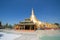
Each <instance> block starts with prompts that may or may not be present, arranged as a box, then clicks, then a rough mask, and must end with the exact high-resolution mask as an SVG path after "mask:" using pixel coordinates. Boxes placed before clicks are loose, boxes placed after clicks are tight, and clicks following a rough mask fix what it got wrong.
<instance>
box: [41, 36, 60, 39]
mask: <svg viewBox="0 0 60 40" xmlns="http://www.w3.org/2000/svg"><path fill="white" fill-rule="evenodd" d="M40 39H41V40H60V36H43V37H42V38H40Z"/></svg>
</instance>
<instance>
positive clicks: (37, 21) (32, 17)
mask: <svg viewBox="0 0 60 40" xmlns="http://www.w3.org/2000/svg"><path fill="white" fill-rule="evenodd" d="M31 13H32V14H31V17H30V20H31V21H32V22H33V23H34V24H36V25H37V26H40V24H41V23H42V22H40V21H39V20H38V19H37V18H36V17H35V15H34V10H33V8H32V12H31Z"/></svg>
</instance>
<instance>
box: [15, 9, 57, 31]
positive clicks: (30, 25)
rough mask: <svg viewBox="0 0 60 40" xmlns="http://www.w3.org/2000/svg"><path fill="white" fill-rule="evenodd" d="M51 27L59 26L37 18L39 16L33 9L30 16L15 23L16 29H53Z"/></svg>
mask: <svg viewBox="0 0 60 40" xmlns="http://www.w3.org/2000/svg"><path fill="white" fill-rule="evenodd" d="M51 28H58V27H57V26H56V25H54V24H49V23H44V22H41V21H39V20H37V18H36V17H35V15H34V10H33V9H32V14H31V17H30V18H28V19H25V20H24V21H22V22H20V23H19V24H16V25H14V29H19V30H36V29H51Z"/></svg>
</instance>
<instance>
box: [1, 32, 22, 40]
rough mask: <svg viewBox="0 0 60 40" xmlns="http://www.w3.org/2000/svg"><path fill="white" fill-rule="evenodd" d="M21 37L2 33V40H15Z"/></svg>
mask: <svg viewBox="0 0 60 40" xmlns="http://www.w3.org/2000/svg"><path fill="white" fill-rule="evenodd" d="M20 36H21V35H17V34H12V33H4V32H0V40H14V39H16V38H18V37H20Z"/></svg>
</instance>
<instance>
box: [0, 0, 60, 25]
mask: <svg viewBox="0 0 60 40" xmlns="http://www.w3.org/2000/svg"><path fill="white" fill-rule="evenodd" d="M32 8H34V12H35V16H36V18H37V19H38V20H40V21H42V22H48V23H60V0H0V21H2V23H3V24H6V23H9V24H15V23H19V22H20V21H23V20H24V19H25V18H29V17H30V15H31V11H32Z"/></svg>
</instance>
